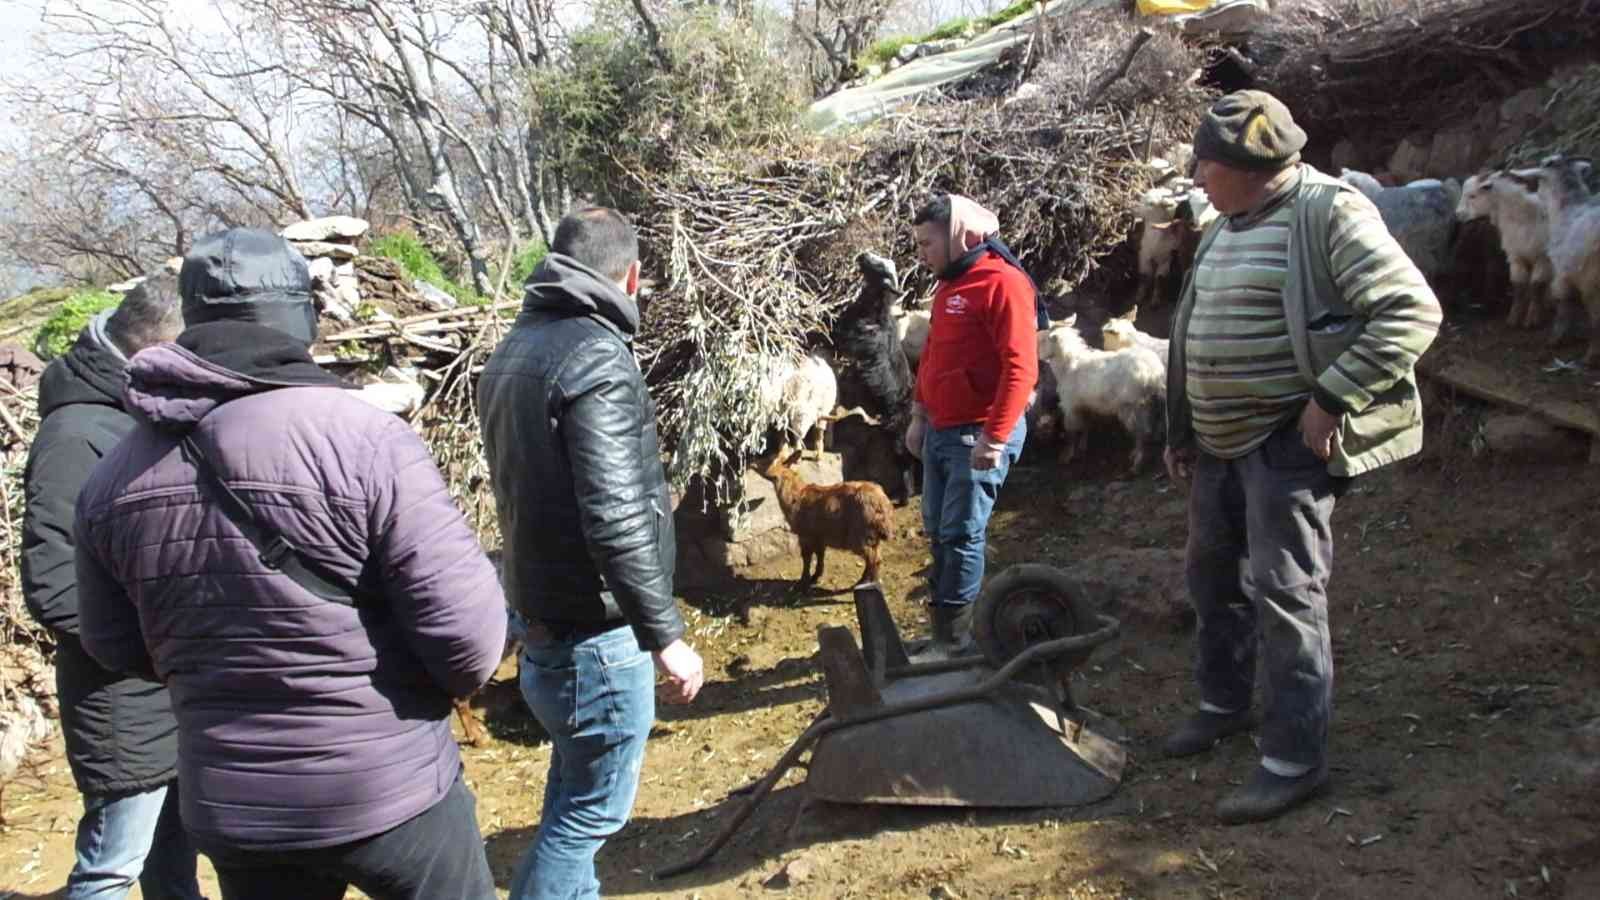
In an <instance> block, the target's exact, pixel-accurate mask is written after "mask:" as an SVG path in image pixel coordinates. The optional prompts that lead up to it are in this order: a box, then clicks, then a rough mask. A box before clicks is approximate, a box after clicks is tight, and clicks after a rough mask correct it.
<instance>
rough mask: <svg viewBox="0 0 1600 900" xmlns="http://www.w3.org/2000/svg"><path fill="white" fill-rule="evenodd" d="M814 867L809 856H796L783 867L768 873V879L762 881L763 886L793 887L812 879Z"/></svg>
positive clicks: (777, 889)
mask: <svg viewBox="0 0 1600 900" xmlns="http://www.w3.org/2000/svg"><path fill="white" fill-rule="evenodd" d="M814 868H815V867H814V866H813V864H812V862H811V860H810V859H809V858H807V857H805V856H799V857H796V858H794V859H791V860H789V861H788V862H786V863H784V864H783V867H782V868H780V869H778V871H776V872H773V873H772V874H771V875H768V876H767V879H766V880H765V881H763V882H761V886H762V887H767V888H771V889H773V890H776V891H782V890H788V889H789V888H791V887H795V886H796V885H801V884H805V883H806V882H807V881H810V880H811V876H812V874H813V871H814Z"/></svg>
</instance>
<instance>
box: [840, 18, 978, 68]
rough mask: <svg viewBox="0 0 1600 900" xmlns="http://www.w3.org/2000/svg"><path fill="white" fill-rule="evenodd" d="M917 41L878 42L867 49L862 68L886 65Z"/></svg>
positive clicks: (910, 38) (900, 39) (905, 37)
mask: <svg viewBox="0 0 1600 900" xmlns="http://www.w3.org/2000/svg"><path fill="white" fill-rule="evenodd" d="M962 21H965V20H962ZM916 40H917V39H916V38H914V37H911V36H910V35H901V36H900V37H892V38H884V39H882V40H880V41H878V42H877V43H875V44H873V45H872V46H871V47H868V48H867V52H866V53H865V54H864V55H863V56H862V59H861V64H860V68H862V69H865V68H866V67H867V66H873V65H878V66H881V65H886V64H888V62H889V60H891V59H894V57H895V54H897V53H899V52H900V48H901V47H904V46H905V45H907V44H911V43H915V42H916Z"/></svg>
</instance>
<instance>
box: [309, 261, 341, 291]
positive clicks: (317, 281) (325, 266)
mask: <svg viewBox="0 0 1600 900" xmlns="http://www.w3.org/2000/svg"><path fill="white" fill-rule="evenodd" d="M307 268H309V269H310V270H311V286H312V287H317V286H319V285H329V286H331V285H332V284H333V282H334V279H335V278H336V277H337V272H338V269H337V268H336V267H335V265H334V262H333V260H331V259H329V258H328V257H326V256H319V257H317V258H316V259H313V260H311V261H310V263H309V265H308V266H307Z"/></svg>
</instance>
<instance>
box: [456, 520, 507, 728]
mask: <svg viewBox="0 0 1600 900" xmlns="http://www.w3.org/2000/svg"><path fill="white" fill-rule="evenodd" d="M489 559H490V561H491V562H493V563H494V565H495V568H496V569H499V568H500V551H498V550H495V551H492V552H491V553H490V554H489ZM523 637H524V630H523V619H522V617H521V616H520V615H518V614H517V613H514V612H512V611H511V610H509V609H508V610H506V645H505V649H504V650H503V652H502V653H501V655H500V665H501V666H503V665H505V664H506V660H508V659H511V658H512V657H514V656H516V655H517V654H518V653H520V652H521V651H522V639H523ZM496 668H499V666H496ZM488 686H489V685H484V687H482V688H479V689H478V690H477V692H476V693H474V694H473V695H472V697H476V696H477V695H478V694H481V693H483V691H484V690H485V688H487V687H488ZM472 697H454V698H451V700H450V703H451V705H452V706H453V707H454V708H455V713H456V721H458V722H460V723H461V743H463V744H466V745H467V746H468V747H483V746H485V745H487V744H488V743H489V742H490V738H489V732H488V731H487V730H486V729H485V728H484V727H483V721H482V720H481V719H479V718H478V713H477V711H476V710H474V709H473V708H472Z"/></svg>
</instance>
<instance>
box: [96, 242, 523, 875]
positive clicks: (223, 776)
mask: <svg viewBox="0 0 1600 900" xmlns="http://www.w3.org/2000/svg"><path fill="white" fill-rule="evenodd" d="M179 285H180V290H181V293H182V295H183V318H184V324H185V325H186V326H187V327H186V328H185V330H184V332H183V333H182V334H180V335H179V336H178V339H177V341H176V342H174V343H170V344H161V345H158V346H155V347H151V348H149V349H148V350H145V351H144V352H142V353H140V354H139V355H138V356H136V357H134V358H133V359H132V360H130V361H129V363H128V384H127V387H126V389H125V391H124V398H125V401H126V407H127V409H128V411H129V412H131V413H133V415H134V416H135V417H136V418H137V419H138V420H139V423H138V425H137V427H135V428H134V430H133V431H132V432H131V433H129V435H128V437H127V438H126V439H125V440H123V442H122V443H121V444H120V445H118V446H117V448H116V449H115V450H113V451H112V452H111V453H109V454H107V455H106V457H105V458H104V459H102V460H101V461H100V463H99V465H97V466H96V467H95V470H94V472H93V473H92V474H91V475H90V476H89V480H88V482H87V483H86V484H85V485H84V489H83V493H82V494H81V495H80V496H79V498H78V509H77V519H76V522H75V528H76V533H77V537H78V545H77V567H78V584H79V591H80V596H81V603H80V605H81V607H82V609H81V619H82V638H83V646H84V649H85V650H87V651H88V653H89V655H90V656H92V657H94V658H95V659H96V660H97V661H98V662H99V663H100V664H101V665H103V666H105V667H106V668H108V669H112V670H114V671H127V672H142V673H145V674H148V675H150V676H152V677H155V678H159V679H161V680H162V681H164V682H165V683H166V684H167V686H168V687H169V688H170V689H171V691H172V706H173V712H174V713H175V714H176V715H177V720H178V780H179V783H180V784H181V785H182V788H183V791H182V812H183V824H184V827H185V828H186V829H187V830H188V831H189V834H190V837H191V839H192V840H193V841H194V843H195V845H196V846H197V847H198V848H199V849H200V850H201V851H202V852H204V853H205V854H206V855H207V856H208V857H210V858H211V862H212V864H213V866H214V867H215V868H216V870H217V877H218V880H219V882H220V883H221V885H222V892H223V896H224V897H225V898H226V900H256V898H261V900H268V898H273V900H277V898H289V897H293V898H296V900H338V898H341V897H343V896H344V894H345V890H346V887H347V886H348V885H350V884H354V885H356V886H358V887H360V888H361V889H362V890H364V891H365V892H366V893H367V894H368V895H369V896H373V897H378V898H382V900H406V898H414V900H422V898H440V897H449V898H452V900H455V898H462V900H492V898H493V897H494V896H495V890H494V882H493V879H492V877H491V875H490V872H489V866H488V861H487V859H486V858H485V856H484V851H483V839H482V837H481V835H480V832H479V830H478V824H477V818H476V813H475V810H474V799H473V796H472V792H471V791H470V790H468V789H467V787H466V784H465V782H464V781H463V780H462V774H463V773H462V766H461V757H460V754H459V753H458V751H457V749H456V744H455V740H454V739H453V737H452V736H451V734H450V725H449V716H450V712H451V698H453V697H466V696H469V695H471V693H472V692H473V691H475V690H477V689H478V688H479V687H481V686H482V685H483V684H484V682H486V681H488V679H489V676H490V675H491V674H493V673H494V670H495V668H496V667H498V665H499V663H500V657H501V655H502V652H503V650H504V643H505V629H506V613H505V601H504V598H503V596H502V594H501V592H500V585H499V583H498V581H497V580H496V578H495V572H494V567H493V566H492V565H491V564H490V563H489V560H488V557H487V556H485V555H484V552H483V549H482V548H481V547H480V546H479V545H478V540H477V535H475V534H474V533H473V531H472V528H471V526H469V525H468V524H467V522H466V520H465V519H464V518H463V517H462V515H461V512H460V510H458V509H457V508H456V505H455V502H454V501H453V500H452V499H451V497H450V492H449V490H448V489H447V488H446V486H445V484H444V479H443V478H441V477H440V474H439V470H438V469H437V467H435V465H434V462H433V458H432V456H431V455H430V454H429V452H428V448H427V446H426V445H425V444H423V442H422V440H421V439H420V438H419V437H418V436H417V434H416V432H414V431H412V430H411V427H410V425H408V424H407V423H406V422H405V420H403V419H400V418H399V417H397V416H393V415H390V414H388V413H385V412H383V411H381V410H379V409H377V408H375V407H373V406H371V405H369V404H367V403H365V402H363V401H361V400H360V399H358V398H357V397H356V396H355V395H354V392H353V391H349V390H344V389H343V388H344V385H343V384H342V383H340V382H339V381H338V379H336V378H333V377H332V376H330V375H328V374H327V373H325V372H323V371H322V370H321V369H320V368H318V367H317V365H316V364H315V363H314V362H312V360H311V356H310V352H309V347H310V344H311V343H312V341H314V340H315V339H316V334H317V331H316V310H315V308H314V307H313V305H312V302H311V296H310V287H311V278H310V274H309V273H308V271H307V267H306V261H305V259H304V258H302V257H301V256H300V254H298V253H296V252H295V251H294V250H293V249H292V248H291V247H290V246H289V245H288V243H287V242H285V241H284V240H283V239H282V238H280V237H278V236H276V235H273V234H269V233H267V232H262V231H254V230H250V229H231V230H229V231H224V232H220V233H217V234H212V235H207V236H206V237H203V238H201V239H200V240H199V241H197V242H195V245H194V247H193V248H192V249H191V250H190V252H189V254H188V255H187V256H186V257H185V258H184V261H183V270H182V272H181V273H180V275H179Z"/></svg>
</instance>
